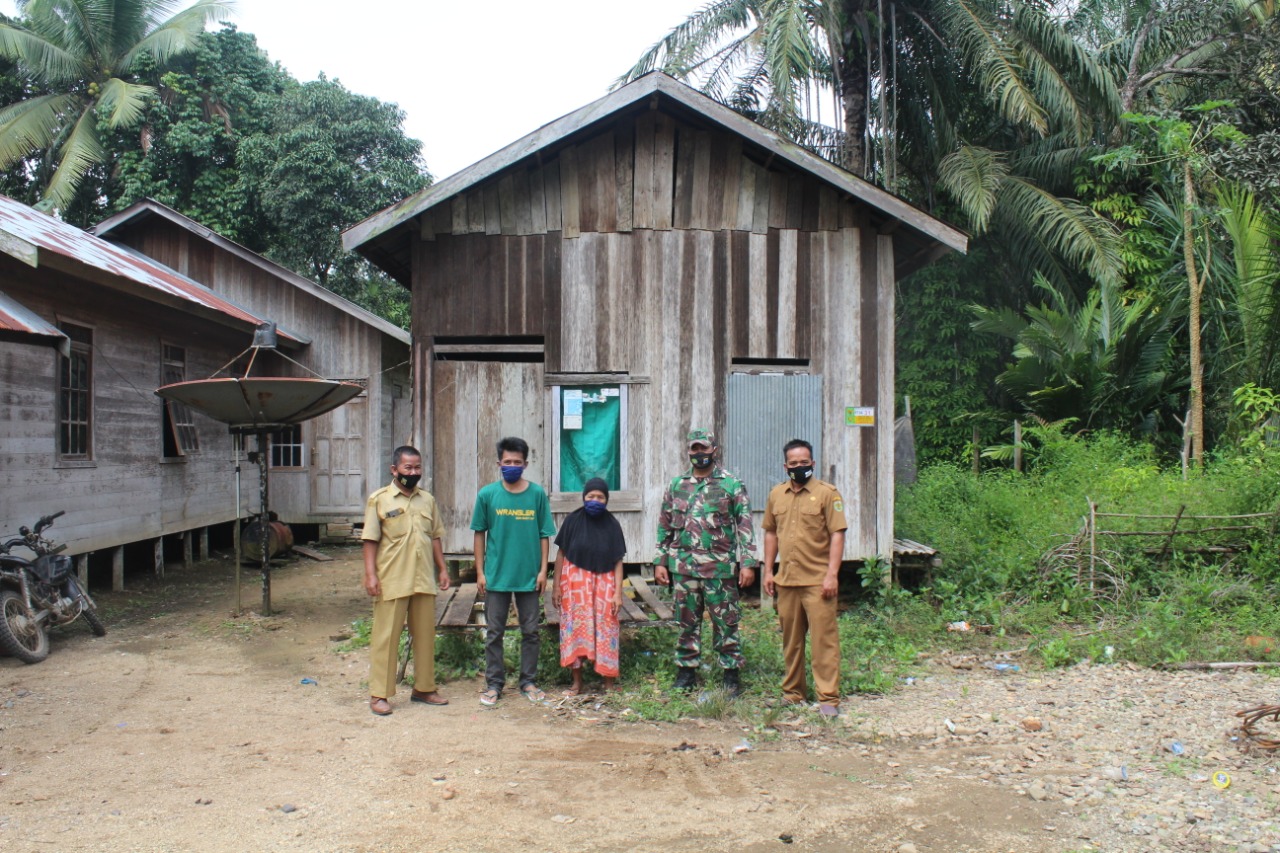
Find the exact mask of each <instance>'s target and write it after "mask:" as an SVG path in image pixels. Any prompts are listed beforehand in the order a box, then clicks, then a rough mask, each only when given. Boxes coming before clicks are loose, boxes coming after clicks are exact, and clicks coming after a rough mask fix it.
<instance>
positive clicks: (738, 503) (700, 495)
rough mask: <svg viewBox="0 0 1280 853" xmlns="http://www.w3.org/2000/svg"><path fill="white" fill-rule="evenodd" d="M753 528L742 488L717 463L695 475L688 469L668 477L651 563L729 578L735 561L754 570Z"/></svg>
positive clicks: (683, 572) (684, 572) (687, 573)
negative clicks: (708, 471) (707, 473)
mask: <svg viewBox="0 0 1280 853" xmlns="http://www.w3.org/2000/svg"><path fill="white" fill-rule="evenodd" d="M755 550H756V543H755V531H754V530H753V529H752V526H751V500H750V498H748V497H747V487H746V485H745V484H744V483H743V482H742V481H741V480H739V479H738V478H737V477H735V476H733V475H732V474H730V473H729V472H728V471H725V470H724V469H723V468H721V467H720V466H718V465H717V466H716V467H715V468H713V469H712V470H711V474H710V476H708V477H704V478H702V479H698V478H697V477H695V476H693V471H692V469H690V470H688V471H685V472H684V473H683V474H681V475H680V476H679V477H676V478H675V479H673V480H672V481H671V485H670V486H668V487H667V491H666V494H664V495H663V496H662V511H661V512H660V513H659V514H658V553H657V555H656V556H655V557H654V558H653V564H654V565H655V566H666V567H667V568H668V569H669V570H670V571H671V572H672V574H677V575H685V576H692V577H703V578H728V577H732V576H733V575H734V572H735V564H736V563H741V565H742V567H743V568H745V569H754V568H755V567H756V563H757V562H758V560H757V559H756V554H755Z"/></svg>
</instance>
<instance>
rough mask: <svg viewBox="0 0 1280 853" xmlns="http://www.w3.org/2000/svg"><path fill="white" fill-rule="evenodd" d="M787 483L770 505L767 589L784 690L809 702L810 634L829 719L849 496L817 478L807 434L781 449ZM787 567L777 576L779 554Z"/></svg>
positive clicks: (833, 709)
mask: <svg viewBox="0 0 1280 853" xmlns="http://www.w3.org/2000/svg"><path fill="white" fill-rule="evenodd" d="M782 457H783V461H784V467H785V468H786V471H787V482H785V483H781V484H779V485H777V486H774V488H773V490H772V491H770V492H769V498H768V500H767V501H766V502H765V507H764V521H763V522H762V524H761V526H762V527H763V528H764V572H763V574H762V576H761V579H762V582H763V583H764V591H765V593H766V594H768V595H773V594H774V591H775V590H776V591H777V595H778V618H779V620H780V621H781V622H782V655H783V660H784V661H785V664H786V673H785V674H784V675H783V679H782V692H783V695H784V697H785V699H786V700H787V701H788V702H791V703H794V704H800V703H803V702H806V701H808V696H807V694H808V685H807V683H806V681H805V673H804V638H805V634H806V633H808V635H809V643H810V646H811V649H812V656H813V683H814V686H815V687H816V688H817V691H818V709H819V711H820V712H821V713H822V715H823V716H824V717H834V716H836V714H838V713H839V712H840V631H839V628H838V627H837V625H836V616H837V613H836V593H837V592H838V591H839V583H838V577H839V573H840V560H841V557H842V556H843V554H844V531H845V528H846V527H847V526H848V525H846V524H845V520H844V501H843V500H842V499H841V497H840V492H838V491H836V487H835V486H833V485H831V484H830V483H827V482H824V481H823V480H816V479H814V477H813V472H814V463H813V445H811V444H809V442H807V441H802V440H801V439H798V438H797V439H793V440H792V441H789V442H787V445H786V447H784V448H783V449H782ZM778 557H780V558H781V568H779V569H778V572H777V574H776V575H775V574H774V571H773V563H774V559H775V558H778Z"/></svg>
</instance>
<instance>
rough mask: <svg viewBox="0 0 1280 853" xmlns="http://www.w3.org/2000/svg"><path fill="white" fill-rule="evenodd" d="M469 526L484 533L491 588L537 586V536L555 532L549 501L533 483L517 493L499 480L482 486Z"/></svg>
mask: <svg viewBox="0 0 1280 853" xmlns="http://www.w3.org/2000/svg"><path fill="white" fill-rule="evenodd" d="M471 529H472V530H475V531H477V532H481V533H484V534H486V536H485V543H484V577H485V582H486V583H487V584H488V588H489V589H491V590H493V591H494V592H532V591H533V590H534V588H535V587H536V586H537V581H538V572H539V571H540V570H541V568H542V567H541V566H539V565H538V563H539V561H540V560H541V559H542V545H541V542H540V541H539V540H541V539H544V538H550V537H551V536H552V535H554V534H555V532H556V526H555V524H554V523H552V521H551V502H550V501H549V500H547V493H546V492H545V491H544V490H543V488H542V486H539V485H538V484H537V483H530V484H529V486H528V488H526V489H525V490H524V491H523V492H520V493H519V494H512V493H511V492H508V491H507V490H506V489H504V488H503V487H502V482H501V481H498V482H494V483H490V484H489V485H487V486H485V487H484V488H483V489H481V490H480V493H479V494H478V495H476V509H475V512H474V513H472V515H471Z"/></svg>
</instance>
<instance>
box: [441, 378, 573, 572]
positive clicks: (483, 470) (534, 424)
mask: <svg viewBox="0 0 1280 853" xmlns="http://www.w3.org/2000/svg"><path fill="white" fill-rule="evenodd" d="M542 367H543V366H542V364H541V363H532V362H516V363H504V362H498V361H435V362H432V384H433V386H434V388H435V394H434V397H433V399H432V400H431V402H430V417H431V418H432V434H433V441H432V449H431V466H430V482H429V484H428V488H429V489H430V490H431V492H432V494H434V495H435V498H436V501H437V502H438V503H439V504H440V511H441V517H442V519H443V521H444V527H445V536H444V542H443V544H444V550H445V552H446V553H450V554H460V553H461V554H469V553H471V551H472V547H473V534H472V532H471V512H472V510H473V509H474V507H475V500H476V492H477V491H479V489H480V487H481V486H483V485H485V484H486V483H491V482H493V481H494V480H496V479H497V478H498V476H499V473H498V465H497V461H498V460H497V451H496V450H495V445H496V444H497V442H498V440H499V439H500V438H502V437H504V436H518V437H520V438H523V439H524V440H525V441H527V442H529V468H528V469H527V471H526V472H525V476H526V477H528V478H529V479H530V480H531V481H532V482H535V483H538V484H540V485H542V487H543V488H546V487H547V485H548V484H547V482H546V479H547V477H549V476H550V473H551V466H550V461H549V460H548V459H546V458H545V457H546V454H545V453H544V450H545V431H544V429H543V422H544V419H545V411H546V405H547V404H546V399H547V395H548V392H547V389H546V388H544V387H543V385H542V375H543V370H542Z"/></svg>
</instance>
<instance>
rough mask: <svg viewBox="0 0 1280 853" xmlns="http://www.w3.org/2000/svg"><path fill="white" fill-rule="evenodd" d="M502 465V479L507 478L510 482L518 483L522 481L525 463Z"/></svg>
mask: <svg viewBox="0 0 1280 853" xmlns="http://www.w3.org/2000/svg"><path fill="white" fill-rule="evenodd" d="M501 467H502V479H504V480H506V481H507V482H508V483H518V482H520V478H521V477H523V476H524V466H523V465H503V466H501Z"/></svg>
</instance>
